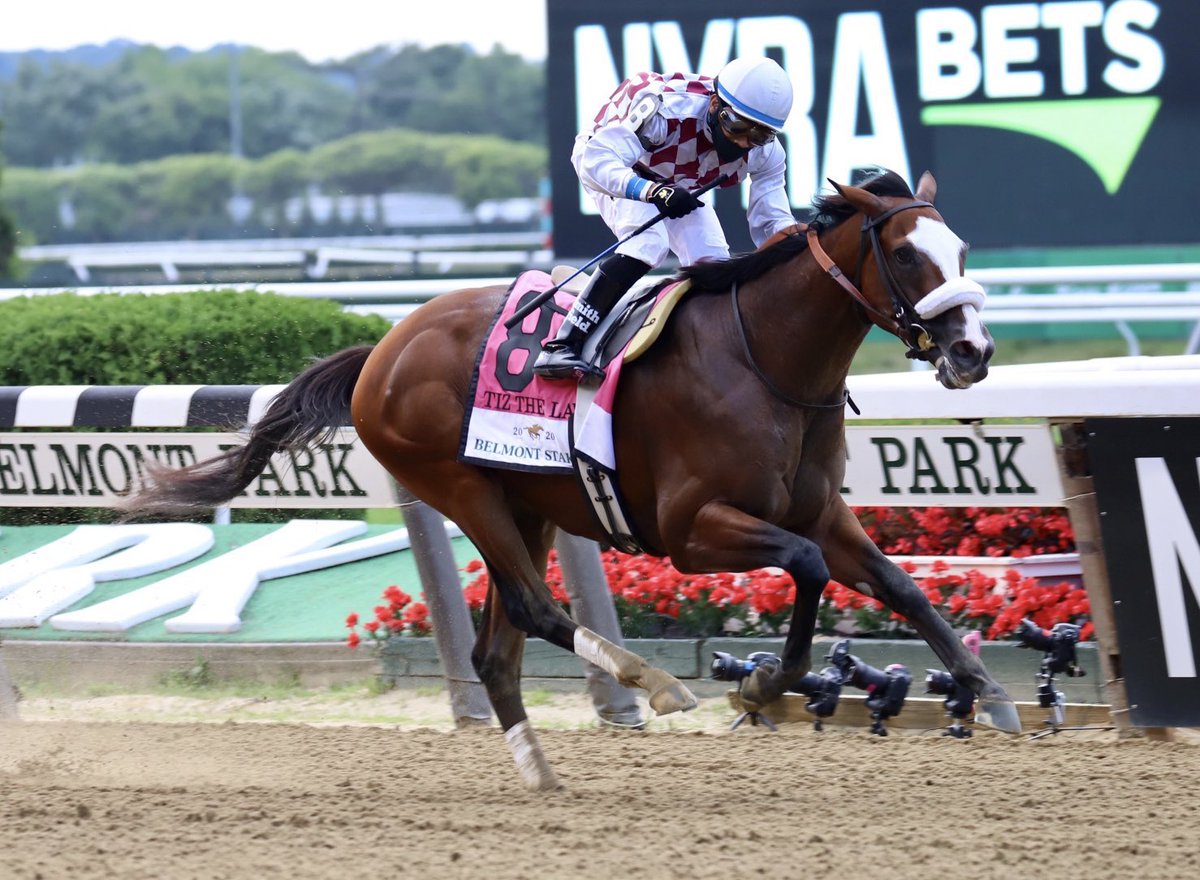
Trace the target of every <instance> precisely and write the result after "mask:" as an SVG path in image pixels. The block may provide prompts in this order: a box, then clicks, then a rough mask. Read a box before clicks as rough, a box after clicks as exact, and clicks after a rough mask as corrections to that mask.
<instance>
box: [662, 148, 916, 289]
mask: <svg viewBox="0 0 1200 880" xmlns="http://www.w3.org/2000/svg"><path fill="white" fill-rule="evenodd" d="M859 186H860V187H861V188H862V189H865V190H866V191H867V192H870V193H873V194H874V195H877V196H884V197H896V198H912V197H913V194H912V190H910V189H909V188H908V184H907V183H905V182H904V178H902V177H901V176H900V175H899V174H897V173H896V172H895V171H888V170H887V169H883V168H881V169H880V170H879V171H878V172H877V173H875V174H873V175H872V176H871V177H869V178H867V179H866V180H864V181H863V182H862V183H860V184H859ZM813 207H814V208H815V209H816V215H815V216H814V217H813V219H812V220H810V221H809V226H815V227H816V228H817V230H818V231H820V230H822V229H829V228H831V227H833V226H837V225H838V224H839V223H842V222H844V221H845V220H847V219H848V218H849V217H851V216H853V215H854V214H855V213H856V212H857V211H858V209H857V208H855V207H854V206H853V205H852V204H850V203H849V202H848V201H846V199H845V198H843V197H842V196H840V195H838V194H837V193H831V194H829V195H823V196H818V197H817V198H816V199H815V200H814V201H813ZM807 249H808V239H807V238H806V237H805V236H803V235H789V236H788V237H787V238H785V239H784V240H783V241H781V242H779V243H778V244H775V245H772V246H771V247H769V248H767V249H766V250H762V251H754V252H753V253H749V254H743V255H742V256H738V257H731V258H730V259H728V260H715V261H712V262H706V263H696V264H695V265H693V266H687V267H685V268H684V269H682V270H680V273H679V274H680V276H681V277H684V278H690V279H691V282H692V290H693V291H697V292H699V291H705V290H728V289H729V288H730V287H731V286H732V285H733V284H734V283H735V282H736V283H738V284H741V283H742V282H745V281H749V280H750V279H752V278H757V277H758V276H759V275H762V274H763V273H764V272H766V271H768V270H769V269H773V268H775V267H776V266H778V265H779V264H780V263H784V262H786V261H788V260H790V259H792V257H794V256H796V255H797V254H798V253H800V252H801V251H804V250H807Z"/></svg>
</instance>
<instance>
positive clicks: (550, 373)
mask: <svg viewBox="0 0 1200 880" xmlns="http://www.w3.org/2000/svg"><path fill="white" fill-rule="evenodd" d="M533 371H534V372H535V373H536V374H537V375H539V376H541V377H542V378H543V379H571V378H574V377H575V376H577V375H578V376H579V377H580V378H586V377H588V376H594V377H602V376H603V375H604V371H603V370H601V369H599V368H598V367H594V366H592V365H591V364H589V363H588V362H587V361H585V360H584V359H583V358H582V357H580V356H579V355H578V354H576V353H575V352H574V351H572V350H571V349H570V348H569V347H568V346H565V345H564V346H562V347H561V348H558V347H555V348H549V347H547V348H546V349H544V350H543V351H542V353H541V354H539V355H538V358H537V360H536V361H534V363H533Z"/></svg>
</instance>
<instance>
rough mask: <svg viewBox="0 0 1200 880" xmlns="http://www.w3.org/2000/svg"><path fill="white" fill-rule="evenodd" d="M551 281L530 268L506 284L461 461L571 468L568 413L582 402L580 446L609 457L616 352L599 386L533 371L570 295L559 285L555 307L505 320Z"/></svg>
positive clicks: (482, 357) (467, 420) (472, 399)
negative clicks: (515, 321) (548, 377)
mask: <svg viewBox="0 0 1200 880" xmlns="http://www.w3.org/2000/svg"><path fill="white" fill-rule="evenodd" d="M552 285H553V282H552V281H551V280H550V276H549V275H547V274H546V273H545V272H540V271H537V270H531V271H528V272H524V273H522V274H521V275H520V276H519V277H518V278H517V280H516V281H514V282H513V285H512V287H510V288H509V291H508V296H507V297H505V299H504V302H503V304H502V305H501V308H500V311H499V313H498V314H497V316H496V320H495V321H494V322H493V323H492V327H491V329H490V330H489V331H488V335H487V338H486V339H485V340H484V343H483V346H482V347H481V348H480V351H479V357H478V358H477V361H476V368H475V374H474V378H473V382H472V386H471V393H470V395H469V397H468V400H469V404H470V405H469V408H468V410H467V413H466V415H465V417H464V419H463V432H462V442H461V445H460V447H459V459H460V460H462V461H467V462H471V463H473V464H481V465H487V466H489V467H499V468H508V469H511V470H524V471H539V472H542V473H572V472H574V466H573V465H572V461H571V418H572V416H573V415H574V413H575V410H576V408H577V407H579V406H580V404H581V403H583V404H585V406H586V409H587V410H588V415H587V417H586V418H584V419H583V420H582V421H581V422H579V423H577V424H576V426H575V430H576V433H577V437H576V441H577V445H579V446H580V451H582V452H584V454H586V455H587V456H588V457H591V458H595V459H596V460H598V461H600V462H601V463H607V462H612V461H613V459H614V456H613V452H612V405H613V400H614V399H615V397H616V384H617V379H618V378H619V376H620V372H621V358H620V357H616V358H613V360H612V361H611V362H610V363H609V365H608V368H607V369H606V370H605V376H604V379H603V380H601V382H600V385H599V387H598V388H597V387H595V386H592V387H588V388H580V387H578V386H577V385H576V384H575V383H574V382H571V381H554V382H548V381H546V380H544V379H542V378H540V377H539V376H537V375H535V374H534V372H533V362H534V361H535V360H536V359H537V356H538V354H539V353H540V352H541V347H542V342H543V341H544V340H545V339H547V338H549V337H552V336H554V335H555V334H556V333H557V332H558V328H559V325H560V324H562V321H563V318H564V316H565V315H566V312H567V310H568V309H570V307H571V304H572V303H573V302H574V301H575V297H574V295H573V294H570V293H565V292H563V291H558V292H557V293H556V294H555V295H554V297H553V305H551V303H550V302H546V303H544V304H543V305H542V306H541V308H539V309H537V310H535V311H533V312H531V313H530V314H528V315H526V316H525V318H524V320H522V321H521V323H519V324H517V325H515V326H514V327H512V328H511V329H510V328H508V327H506V326H505V321H507V320H508V319H509V317H511V316H512V315H513V314H514V313H515V312H516V311H517V309H519V308H520V307H521V306H522V305H523V304H524V303H526V302H528V301H529V300H530V299H531V298H532V297H534V296H536V295H537V294H538V293H540V292H541V291H543V290H546V289H547V288H549V287H551V286H552ZM593 414H594V415H593ZM593 421H594V422H595V424H589V423H591V422H593ZM610 466H612V465H611V464H610Z"/></svg>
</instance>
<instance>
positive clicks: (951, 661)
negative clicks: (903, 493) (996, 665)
mask: <svg viewBox="0 0 1200 880" xmlns="http://www.w3.org/2000/svg"><path fill="white" fill-rule="evenodd" d="M839 506H840V511H838V513H837V515H836V518H835V522H834V525H833V528H832V529H831V531H830V536H829V540H827V541H826V543H825V558H826V559H827V560H828V562H829V569H830V573H831V574H832V576H833V579H834V580H836V581H837V582H838V583H842V584H845V585H846V586H848V587H851V588H853V589H855V590H858V591H859V592H860V593H862V594H864V595H866V596H872V597H874V598H876V599H878V600H879V601H880V602H882V603H883V604H884V605H886V606H887V607H888V608H890V609H891V610H893V611H895V612H897V613H898V614H902V615H903V616H904V618H905V619H906V620H907V621H908V622H909V623H910V624H911V625H912V627H913V629H915V630H916V631H917V632H918V633H919V634H920V636H921V638H923V639H925V641H926V642H927V643H928V644H929V647H930V648H932V649H933V652H934V653H935V654H937V656H938V657H939V658H940V659H941V661H942V662H943V663H944V664H946V669H947V670H949V672H950V674H951V675H953V676H954V678H955V680H956V681H958V682H959V683H960V684H962V685H965V686H966V687H969V688H970V689H971V690H972V691H973V692H974V693H975V695H976V696H977V697H978V698H979V706H978V708H977V710H976V715H975V720H976V721H977V722H979V723H980V724H985V725H987V726H988V727H994V728H996V729H997V730H1002V731H1004V732H1005V733H1020V732H1021V720H1020V718H1019V716H1018V715H1017V708H1016V706H1015V705H1014V704H1013V701H1012V699H1011V698H1010V697H1009V696H1008V693H1007V692H1006V691H1005V690H1004V688H1002V687H1001V686H1000V685H999V684H997V683H996V680H995V679H993V678H992V676H991V675H990V674H989V673H988V671H987V668H986V667H985V666H984V665H983V661H981V660H980V659H979V658H978V657H977V656H975V655H974V654H973V653H971V651H969V650H968V649H967V648H966V646H965V645H963V643H962V640H961V639H959V638H958V637H957V636H955V635H954V630H952V629H951V628H950V624H948V623H947V622H946V621H945V620H944V619H943V618H942V616H941V615H940V614H938V612H937V610H936V609H935V608H934V607H933V606H932V605H931V604H930V603H929V600H928V599H927V598H925V594H924V593H922V592H921V590H920V588H919V587H918V586H917V585H916V583H915V582H914V581H913V579H912V578H911V577H910V576H909V575H908V573H907V572H905V571H904V570H903V569H901V568H900V567H899V566H897V565H895V564H894V563H893V562H892V561H891V560H889V559H888V558H887V557H886V556H884V555H883V553H882V552H881V551H880V550H879V548H878V547H876V546H875V544H874V543H873V542H872V541H871V539H870V538H868V537H867V535H866V533H865V532H864V531H863V529H862V526H861V525H860V524H859V522H858V518H857V517H856V516H855V515H854V513H853V512H852V511H851V510H850V509H849V508H848V507H846V506H845V505H839Z"/></svg>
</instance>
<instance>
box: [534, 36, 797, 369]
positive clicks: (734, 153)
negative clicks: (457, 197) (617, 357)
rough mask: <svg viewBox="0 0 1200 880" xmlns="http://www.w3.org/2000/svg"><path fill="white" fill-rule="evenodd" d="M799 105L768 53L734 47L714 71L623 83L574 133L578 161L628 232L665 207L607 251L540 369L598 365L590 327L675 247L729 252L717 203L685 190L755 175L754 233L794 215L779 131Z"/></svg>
mask: <svg viewBox="0 0 1200 880" xmlns="http://www.w3.org/2000/svg"><path fill="white" fill-rule="evenodd" d="M791 109H792V86H791V83H790V82H789V81H788V78H787V74H785V73H784V71H783V68H781V67H780V66H779V65H778V64H776V63H775V62H774V61H772V60H771V59H769V58H736V59H734V60H733V61H730V62H729V63H728V64H727V65H725V67H724V68H722V70H721V72H720V73H719V74H718V75H717V78H716V79H715V80H713V79H710V78H709V77H706V76H698V75H695V74H688V73H674V74H658V73H641V74H638V75H636V76H633V77H630V78H629V79H627V80H625V82H623V83H621V85H619V86H618V87H617V90H616V91H615V92H613V94H612V96H611V97H610V98H609V100H608V103H606V104H605V105H604V106H603V107H602V108H601V109H600V112H599V113H598V114H597V115H596V118H595V121H594V124H593V125H592V126H591V127H590V128H589V129H588V130H585V131H583V132H581V133H580V134H579V135H578V137H576V139H575V149H574V150H573V151H572V153H571V163H572V164H573V165H574V166H575V171H576V173H577V174H578V175H579V180H580V182H582V184H583V187H584V190H585V191H586V192H587V193H588V195H589V196H590V197H591V198H592V201H593V202H595V204H596V206H597V207H598V208H599V209H600V216H601V217H603V218H604V222H605V223H606V224H608V228H609V229H611V230H612V231H613V233H614V234H615V235H616V236H617V237H618V238H624V237H625V236H627V235H629V234H630V233H631V232H633V230H635V229H636V228H637V227H639V226H641V225H642V224H643V223H645V222H646V221H647V220H650V219H651V218H653V217H654V216H656V215H657V214H659V213H662V214H664V215H666V217H667V219H666V220H665V221H664V222H663V223H660V224H657V225H655V226H651V227H650V228H649V229H647V230H646V231H645V232H643V233H642V234H641V235H637V236H634V237H633V238H632V239H630V240H629V241H627V242H625V243H624V244H622V245H621V246H620V247H618V248H617V250H616V251H615V252H614V253H613V255H612V256H610V257H608V258H606V259H605V260H603V261H602V262H601V263H600V265H599V266H598V267H597V269H596V271H595V273H594V274H593V275H592V278H591V280H590V281H589V283H588V285H587V287H586V288H585V289H584V291H583V292H582V293H581V294H580V295H579V297H578V298H577V299H576V300H575V304H574V305H573V306H572V307H571V310H570V312H568V313H567V316H566V319H565V320H564V321H563V324H562V327H561V328H560V329H559V332H558V334H557V335H556V336H555V338H554V339H552V340H548V341H547V342H546V343H545V344H544V346H543V351H542V353H541V354H540V355H539V356H538V359H537V361H536V362H535V363H534V367H533V370H534V372H535V373H537V374H538V375H539V376H542V377H544V378H546V379H565V378H569V377H571V376H572V375H574V374H575V373H581V374H587V373H589V372H595V370H594V368H592V367H589V366H588V365H587V364H586V363H585V362H584V361H583V360H582V359H581V358H580V354H579V352H580V349H581V348H582V345H583V342H584V340H585V339H586V338H587V336H588V334H589V333H590V332H591V331H592V329H593V328H594V327H595V326H596V325H597V324H598V323H599V322H600V321H601V319H603V317H604V316H605V315H606V314H608V312H609V310H611V309H612V307H613V306H614V305H615V304H616V302H617V300H619V299H620V298H621V296H622V295H623V294H624V293H625V292H626V291H627V290H629V288H630V287H632V286H633V284H634V282H636V281H637V280H638V279H640V278H641V277H642V276H643V275H645V274H646V273H647V272H649V271H650V269H651V268H653V267H654V266H657V265H658V264H659V263H661V262H662V261H663V260H664V259H665V258H666V256H667V252H668V250H669V251H672V252H674V253H675V255H676V256H677V257H678V258H679V262H680V264H681V265H683V266H690V265H691V264H693V263H696V262H699V261H701V260H718V259H726V258H728V257H729V245H728V244H727V242H726V240H725V233H724V231H723V230H722V229H721V224H720V222H719V221H718V220H717V214H716V211H714V210H713V207H712V204H711V203H710V204H702V203H701V202H700V201H699V200H697V199H696V197H695V196H693V195H692V194H691V192H689V190H694V189H696V188H698V187H701V186H704V185H705V184H708V183H711V182H712V181H713V180H715V179H716V178H717V177H718V176H720V175H721V174H728V175H729V178H728V180H726V181H725V183H723V184H722V186H734V185H736V184H738V183H740V182H741V181H742V179H743V178H746V177H749V179H750V206H749V210H748V214H747V220H748V222H749V224H750V235H751V237H752V238H753V240H754V243H755V245H757V246H762V245H763V244H764V242H766V241H767V240H768V239H770V238H772V237H773V236H776V235H778V234H780V233H784V232H787V231H791V230H792V229H793V228H794V227H795V226H796V220H795V218H794V217H793V216H792V210H791V205H790V204H789V202H788V197H787V190H786V188H785V183H784V176H785V174H784V172H785V167H786V156H785V153H784V149H783V147H782V146H780V144H779V141H777V140H776V138H775V135H776V134H777V133H778V132H779V130H780V129H781V128H782V127H783V124H784V122H785V121H786V120H787V115H788V112H789V111H790V110H791Z"/></svg>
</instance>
